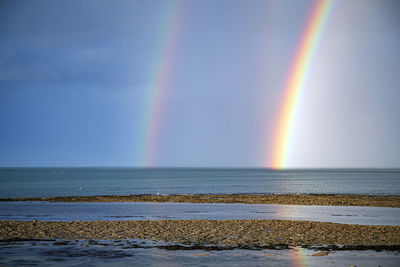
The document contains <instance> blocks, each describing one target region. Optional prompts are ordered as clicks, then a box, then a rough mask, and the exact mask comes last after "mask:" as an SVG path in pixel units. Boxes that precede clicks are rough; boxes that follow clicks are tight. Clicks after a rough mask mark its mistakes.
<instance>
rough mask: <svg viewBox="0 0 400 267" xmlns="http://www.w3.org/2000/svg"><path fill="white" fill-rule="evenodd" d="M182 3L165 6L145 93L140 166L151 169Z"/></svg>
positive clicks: (175, 1) (177, 0)
mask: <svg viewBox="0 0 400 267" xmlns="http://www.w3.org/2000/svg"><path fill="white" fill-rule="evenodd" d="M183 2H184V1H183V0H171V1H166V2H163V3H167V4H166V7H165V12H164V14H163V15H164V17H163V19H162V21H161V22H160V25H161V29H160V32H159V40H157V41H156V43H157V48H156V51H155V52H154V54H155V56H154V60H153V66H152V71H151V75H150V79H151V85H150V87H149V89H148V90H147V91H146V96H145V103H144V110H143V118H142V122H143V124H144V125H143V129H144V132H143V135H144V136H143V139H142V140H143V143H142V150H141V161H142V162H141V165H142V166H154V165H156V164H157V162H158V156H159V153H160V151H159V150H160V146H161V138H162V131H163V130H164V129H163V128H164V123H165V120H166V118H165V116H166V112H167V110H166V109H167V106H166V105H167V102H168V97H169V94H170V91H171V88H170V87H171V76H172V74H173V70H174V65H175V61H176V53H177V50H178V49H177V45H178V41H179V37H180V31H181V25H182V20H183V15H184V14H183V9H184V4H183Z"/></svg>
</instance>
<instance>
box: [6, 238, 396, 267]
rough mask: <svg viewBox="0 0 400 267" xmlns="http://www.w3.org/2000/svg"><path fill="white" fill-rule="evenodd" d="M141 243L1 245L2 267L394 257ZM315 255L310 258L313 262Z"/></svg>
mask: <svg viewBox="0 0 400 267" xmlns="http://www.w3.org/2000/svg"><path fill="white" fill-rule="evenodd" d="M158 245H160V244H158V243H157V242H152V241H141V240H117V241H106V240H89V241H68V240H55V241H18V242H0V265H6V266H54V265H57V266H351V265H356V266H366V267H369V266H374V267H375V266H398V263H399V262H400V254H399V252H398V251H381V252H376V251H373V250H365V251H352V250H350V251H331V252H330V253H329V254H327V255H326V254H323V253H322V255H325V256H316V255H321V254H319V253H321V251H318V250H313V249H304V248H300V247H295V248H291V249H283V250H278V249H257V250H246V249H233V250H206V249H194V250H192V249H180V250H171V249H163V248H159V247H158ZM313 255H314V256H313Z"/></svg>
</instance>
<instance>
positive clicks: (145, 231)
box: [0, 220, 400, 249]
mask: <svg viewBox="0 0 400 267" xmlns="http://www.w3.org/2000/svg"><path fill="white" fill-rule="evenodd" d="M46 239H67V240H74V239H83V240H85V239H86V240H89V239H110V240H118V239H155V240H162V241H166V242H179V243H182V244H192V245H193V244H194V245H214V246H224V247H225V248H232V247H274V246H303V247H307V246H315V245H317V246H318V245H319V246H321V245H328V246H337V245H343V246H347V247H350V248H357V247H368V248H374V247H382V246H384V247H389V248H390V247H391V248H394V249H400V226H371V225H348V224H337V223H326V222H309V221H283V220H222V221H214V220H175V221H174V220H161V221H73V222H48V221H0V240H3V241H12V240H46Z"/></svg>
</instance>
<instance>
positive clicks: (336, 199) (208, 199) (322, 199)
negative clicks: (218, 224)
mask: <svg viewBox="0 0 400 267" xmlns="http://www.w3.org/2000/svg"><path fill="white" fill-rule="evenodd" d="M0 201H54V202H191V203H246V204H287V205H327V206H370V207H396V208H400V196H373V195H325V194H321V195H240V194H236V195H233V194H232V195H165V196H164V195H131V196H90V197H85V196H72V197H49V198H17V199H0Z"/></svg>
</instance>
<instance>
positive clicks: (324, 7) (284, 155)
mask: <svg viewBox="0 0 400 267" xmlns="http://www.w3.org/2000/svg"><path fill="white" fill-rule="evenodd" d="M332 3H333V0H315V3H314V4H313V7H312V11H311V14H310V16H309V18H308V21H307V24H306V26H305V28H304V32H303V34H302V35H301V39H300V41H299V43H298V46H297V50H296V53H295V56H294V58H293V61H292V64H291V68H290V72H289V75H288V77H287V79H286V82H285V87H284V97H283V103H282V105H281V110H280V113H279V118H278V125H277V127H276V131H275V134H274V137H273V140H272V145H271V149H269V151H270V155H269V157H268V161H269V164H268V165H269V166H270V167H271V168H275V169H283V168H285V167H287V163H288V156H289V149H290V144H291V139H292V136H293V131H294V130H293V125H294V122H295V119H296V112H297V109H298V106H299V100H300V95H301V93H302V92H303V90H304V86H305V83H306V79H307V74H308V73H309V70H310V66H311V62H312V58H313V55H314V53H315V48H316V46H317V43H318V39H319V38H320V36H321V32H322V29H323V26H324V23H325V21H326V18H327V17H328V13H329V10H330V9H331V6H332Z"/></svg>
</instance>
